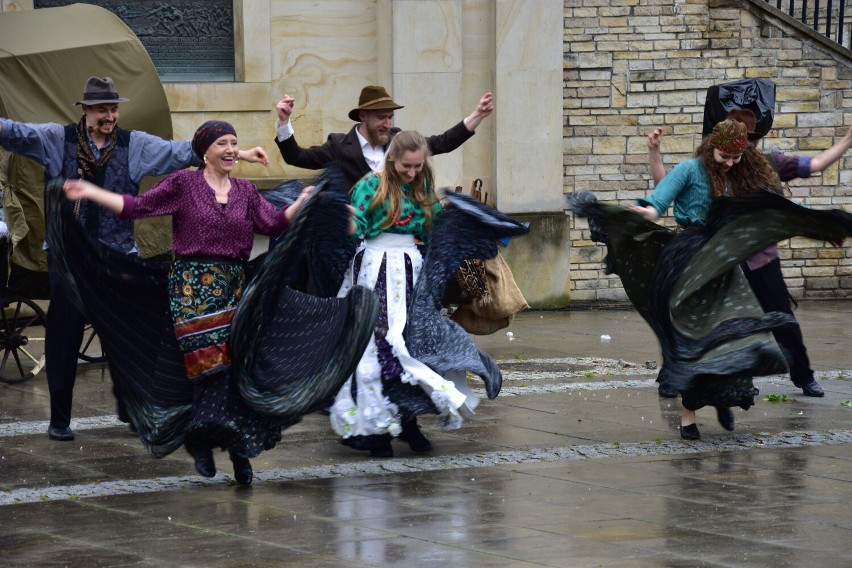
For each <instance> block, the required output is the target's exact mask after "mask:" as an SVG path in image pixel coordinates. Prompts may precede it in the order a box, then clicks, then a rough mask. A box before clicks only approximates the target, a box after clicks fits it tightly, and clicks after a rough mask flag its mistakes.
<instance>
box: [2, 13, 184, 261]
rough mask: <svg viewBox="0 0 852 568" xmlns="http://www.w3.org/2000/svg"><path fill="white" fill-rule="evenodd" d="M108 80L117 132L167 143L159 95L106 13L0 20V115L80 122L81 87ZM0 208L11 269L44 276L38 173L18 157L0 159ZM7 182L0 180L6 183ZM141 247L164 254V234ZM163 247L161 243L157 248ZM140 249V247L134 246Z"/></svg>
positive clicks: (130, 41)
mask: <svg viewBox="0 0 852 568" xmlns="http://www.w3.org/2000/svg"><path fill="white" fill-rule="evenodd" d="M91 76H98V77H111V78H112V79H113V81H114V82H115V87H116V90H117V91H118V93H119V95H120V96H122V97H125V98H128V99H130V102H127V103H122V104H121V106H120V112H121V114H120V118H119V125H120V126H121V127H122V128H125V129H128V130H144V131H146V132H149V133H151V134H155V135H157V136H160V137H161V138H169V139H170V138H171V137H172V122H171V114H170V113H169V104H168V101H167V100H166V94H165V92H164V91H163V86H162V84H161V83H160V78H159V76H158V75H157V71H156V69H155V68H154V64H153V63H152V62H151V58H150V57H149V56H148V53H147V52H146V51H145V48H144V47H143V46H142V43H141V42H140V41H139V39H138V38H137V37H136V35H135V34H134V33H133V32H132V31H131V30H130V28H128V27H127V26H126V25H125V24H124V23H123V22H122V21H121V20H120V19H119V18H118V17H117V16H115V15H114V14H113V13H112V12H110V11H108V10H105V9H103V8H100V7H98V6H91V5H88V4H73V5H71V6H64V7H61V8H42V9H38V10H24V11H20V12H4V13H0V116H3V117H6V118H10V119H12V120H16V121H21V122H36V123H41V122H56V123H59V124H69V123H74V122H77V121H78V120H79V119H80V116H81V114H82V113H81V110H80V107H79V106H75V105H74V103H75V102H76V101H78V100H80V99H81V97H82V94H83V87H84V86H85V84H86V80H87V79H88V78H89V77H91ZM4 165H5V167H6V168H7V170H6V172H5V176H4V175H3V173H2V172H0V184H4V183H5V187H2V188H0V189H2V191H3V207H4V209H5V213H6V217H7V223H8V224H9V229H10V231H11V233H12V245H13V252H12V262H13V264H16V265H18V266H21V267H23V268H24V269H26V270H34V271H40V272H44V271H46V270H47V261H46V257H45V254H44V252H43V251H42V250H41V249H42V241H43V238H44V200H43V193H44V170H43V169H42V168H41V167H40V166H38V165H37V164H36V163H35V162H33V161H32V160H29V159H26V158H22V157H20V156H14V155H13V156H9V155H8V153H6V154H5V155H4V156H0V169H2V168H3V167H4ZM5 178H7V179H5ZM137 236H138V238H139V240H140V241H148V242H149V243H150V242H151V241H154V244H152V245H149V246H153V247H155V248H159V249H163V248H165V249H166V250H167V249H168V247H169V243H170V238H171V235H170V234H166V235H165V236H164V235H163V234H162V231H161V230H160V231H157V232H156V234H151V235H149V236H147V237H146V236H145V235H144V230H143V231H139V232H138V233H137ZM158 240H159V241H163V240H165V244H164V245H163V244H162V243H160V244H159V245H158V244H156V241H158ZM140 247H143V248H144V247H145V242H140Z"/></svg>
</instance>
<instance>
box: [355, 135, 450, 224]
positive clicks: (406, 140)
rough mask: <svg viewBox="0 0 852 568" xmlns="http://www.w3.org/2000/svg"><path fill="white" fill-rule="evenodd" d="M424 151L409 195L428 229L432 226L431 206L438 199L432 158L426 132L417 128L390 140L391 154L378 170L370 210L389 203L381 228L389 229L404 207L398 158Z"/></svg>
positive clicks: (389, 153) (389, 150) (410, 186)
mask: <svg viewBox="0 0 852 568" xmlns="http://www.w3.org/2000/svg"><path fill="white" fill-rule="evenodd" d="M418 150H421V151H422V152H423V169H422V170H420V172H419V173H418V174H417V176H416V177H415V178H414V180H412V182H411V183H410V184H409V197H410V198H411V200H412V201H413V202H414V203H416V204H417V205H418V206H419V207H420V208H421V209H422V210H423V216H424V217H425V220H426V228H427V229H428V228H429V227H431V226H432V206H433V205H434V204H435V202H437V201H438V198H437V196H436V195H435V190H434V187H435V185H434V175H433V173H432V163H431V160H430V159H429V158H430V156H431V154H430V152H429V145H428V144H427V143H426V139H425V138H423V135H422V134H420V133H419V132H416V131H414V130H403V131H402V132H399V133H397V135H396V136H394V138H393V140H391V143H390V147H389V148H388V155H387V158H386V159H385V167H384V169H383V170H382V171H381V172H380V173H379V186H378V187H377V188H376V194H375V195H374V196H373V200H372V201H370V206H369V207H368V209H367V211H369V212H372V211H373V210H374V209H375V208H376V207H378V206H380V205H381V204H383V203H385V202H387V203H388V212H387V218H386V219H385V220H384V221H383V222H382V224H381V226H380V228H381V229H387V228H389V227H391V226H392V225H393V222H394V221H395V220H397V218H398V217H399V214H400V211H401V209H402V199H403V193H402V184H403V183H404V182H403V181H402V178H401V177H400V175H399V174H398V173H397V171H396V167H394V162H395V161H396V160H399V159H400V158H401V157H402V156H403V154H405V153H406V152H417V151H418Z"/></svg>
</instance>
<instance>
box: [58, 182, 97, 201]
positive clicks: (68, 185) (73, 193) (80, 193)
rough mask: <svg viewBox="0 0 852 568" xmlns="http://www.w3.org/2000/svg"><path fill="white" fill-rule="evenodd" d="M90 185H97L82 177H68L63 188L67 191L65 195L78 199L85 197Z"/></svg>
mask: <svg viewBox="0 0 852 568" xmlns="http://www.w3.org/2000/svg"><path fill="white" fill-rule="evenodd" d="M89 187H95V186H94V185H92V183H90V182H88V181H86V180H82V179H68V180H65V184H64V185H63V186H62V190H63V191H64V192H65V196H66V197H67V198H68V199H72V200H75V201H76V200H77V199H85V197H86V190H87V189H88V188H89Z"/></svg>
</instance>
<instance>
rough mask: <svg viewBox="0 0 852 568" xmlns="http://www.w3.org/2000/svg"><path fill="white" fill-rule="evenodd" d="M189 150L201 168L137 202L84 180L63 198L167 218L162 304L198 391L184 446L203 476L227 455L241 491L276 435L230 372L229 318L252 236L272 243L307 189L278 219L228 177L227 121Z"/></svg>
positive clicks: (253, 191) (230, 138)
mask: <svg viewBox="0 0 852 568" xmlns="http://www.w3.org/2000/svg"><path fill="white" fill-rule="evenodd" d="M192 149H193V151H194V152H195V153H196V154H197V155H198V157H199V158H200V159H201V161H202V162H203V165H202V166H201V167H200V168H199V169H198V170H181V171H178V172H175V173H173V174H171V175H169V176H168V177H166V178H164V179H163V180H162V181H160V182H159V183H158V184H156V185H155V186H154V187H152V188H151V189H150V190H149V191H148V192H146V193H145V194H143V195H139V196H131V195H126V194H125V195H121V194H117V193H113V192H110V191H106V190H104V189H103V188H100V187H98V186H96V185H94V184H92V183H90V182H86V181H83V180H69V181H67V182H66V183H65V193H66V195H67V197H68V198H69V199H75V200H77V199H87V200H91V201H93V202H95V203H98V204H99V205H101V206H103V207H105V208H106V209H108V210H110V211H112V212H114V213H116V214H117V215H118V216H119V218H122V219H141V218H144V217H154V216H159V215H171V216H172V232H173V237H172V252H173V253H174V255H175V259H174V261H173V263H172V269H171V272H170V274H169V298H170V304H171V312H172V316H173V318H174V329H175V335H176V336H177V339H178V344H179V346H180V349H181V351H182V352H183V360H184V365H185V366H186V374H187V378H188V379H189V380H190V381H192V382H193V384H194V389H195V394H194V405H193V416H192V420H191V421H190V423H189V426H188V427H187V431H186V438H185V443H186V447H187V450H189V452H190V453H191V454H192V455H193V457H194V458H195V468H196V470H198V473H199V474H201V475H203V476H205V477H213V476H214V475H215V474H216V466H215V463H214V461H213V448H214V447H221V448H223V449H227V450H228V451H229V453H230V457H231V461H232V462H233V465H234V478H235V479H236V480H237V481H238V482H239V483H241V484H244V485H248V484H250V483H251V481H252V475H253V474H252V469H251V464H250V463H249V460H248V458H249V457H254V456H257V455H258V454H259V453H260V452H261V451H263V450H266V449H270V448H272V447H273V446H274V445H275V443H276V442H277V441H278V440H280V439H281V429H280V427H279V426H278V425H277V423H276V422H275V421H274V420H273V419H271V418H268V417H265V416H263V415H260V414H258V413H256V412H254V411H252V410H251V409H250V408H249V407H248V406H246V404H245V403H244V402H243V401H242V399H241V398H240V396H239V393H238V390H237V386H236V384H235V383H234V380H233V378H232V377H231V373H230V364H231V352H230V346H229V337H230V330H231V320H232V319H233V317H234V313H235V311H236V306H237V303H238V302H239V300H240V298H241V297H242V294H243V289H244V287H245V284H246V272H245V263H246V261H247V260H248V259H249V254H250V253H251V249H252V244H253V241H254V235H255V233H259V234H262V235H268V236H273V237H275V236H279V235H280V234H281V233H282V232H283V231H284V230H285V229H286V228H287V226H288V225H289V223H290V221H291V220H292V218H293V217H294V215H295V214H296V212H297V211H298V209H299V207H300V206H301V204H302V203H303V202H304V200H305V198H307V196H308V195H309V194H310V191H311V190H312V187H308V188H306V189H305V190H304V191H303V192H302V194H301V195H300V196H299V198H298V199H297V200H296V201H295V202H294V203H293V204H292V205H290V206H289V207H285V208H282V209H281V210H280V211H276V209H275V206H273V205H272V204H271V203H269V202H268V201H266V200H265V199H263V197H262V196H261V195H260V193H259V192H258V190H257V187H256V186H255V185H254V184H253V183H251V182H250V181H248V180H244V179H239V178H232V177H231V175H230V174H231V171H232V170H233V169H234V165H235V163H236V161H237V152H238V145H237V135H236V131H235V130H234V127H233V126H231V125H230V124H228V123H227V122H222V121H212V120H211V121H208V122H205V123H204V124H202V125H201V126H200V127H199V128H198V130H197V131H196V133H195V136H194V137H193V140H192Z"/></svg>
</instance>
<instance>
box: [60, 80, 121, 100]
mask: <svg viewBox="0 0 852 568" xmlns="http://www.w3.org/2000/svg"><path fill="white" fill-rule="evenodd" d="M129 100H130V99H123V98H121V97H119V96H118V93H117V92H116V91H115V85H113V83H112V79H110V78H109V77H103V78H101V77H89V80H88V81H86V87H85V88H84V89H83V100H82V101H77V102H76V103H74V104H75V105H99V104H104V103H126V102H128V101H129Z"/></svg>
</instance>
